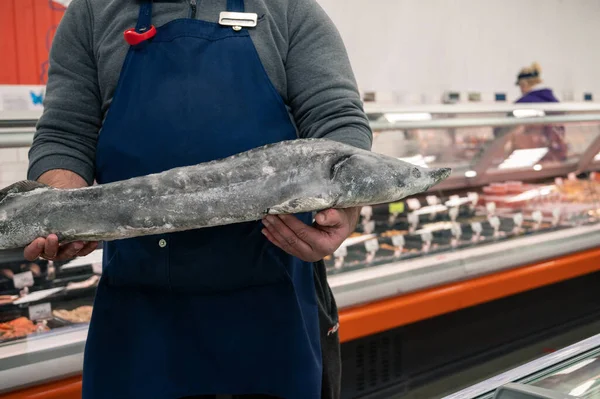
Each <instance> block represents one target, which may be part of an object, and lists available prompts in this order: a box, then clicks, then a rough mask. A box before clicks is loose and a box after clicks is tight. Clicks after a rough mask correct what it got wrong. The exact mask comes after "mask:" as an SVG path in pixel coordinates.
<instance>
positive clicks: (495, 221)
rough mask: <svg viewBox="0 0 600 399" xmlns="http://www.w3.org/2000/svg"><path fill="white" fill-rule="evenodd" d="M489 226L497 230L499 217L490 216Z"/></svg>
mask: <svg viewBox="0 0 600 399" xmlns="http://www.w3.org/2000/svg"><path fill="white" fill-rule="evenodd" d="M490 226H492V227H493V228H494V230H498V229H499V228H500V219H498V216H493V217H491V218H490Z"/></svg>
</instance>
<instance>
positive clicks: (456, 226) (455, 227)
mask: <svg viewBox="0 0 600 399" xmlns="http://www.w3.org/2000/svg"><path fill="white" fill-rule="evenodd" d="M451 230H452V235H453V236H454V237H456V238H460V236H462V227H460V223H453V224H452V229H451Z"/></svg>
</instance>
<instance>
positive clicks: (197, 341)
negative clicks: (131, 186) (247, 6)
mask: <svg viewBox="0 0 600 399" xmlns="http://www.w3.org/2000/svg"><path fill="white" fill-rule="evenodd" d="M227 9H228V11H234V12H243V11H244V3H243V0H238V1H234V0H229V1H228V4H227ZM151 15H152V3H151V1H145V2H142V5H141V9H140V16H139V20H138V25H137V27H136V30H135V32H134V33H137V34H139V35H145V36H144V37H142V39H143V40H139V43H138V44H135V45H132V46H131V48H130V49H129V52H128V54H127V57H126V59H125V62H124V65H123V70H122V72H121V76H120V79H119V84H118V87H117V90H116V93H115V96H114V99H113V102H112V106H111V108H110V110H109V112H108V116H107V119H106V122H105V124H104V126H103V128H102V131H101V132H100V136H99V142H98V149H97V159H96V170H97V176H96V177H97V181H98V182H99V183H109V182H113V181H118V180H123V179H127V178H131V177H134V176H140V175H145V174H150V173H156V172H161V171H164V170H167V169H171V168H174V167H179V166H185V165H192V164H197V163H200V162H207V161H211V160H214V159H217V158H223V157H227V156H229V155H232V154H235V153H239V152H242V151H246V150H249V149H251V148H255V147H258V146H262V145H264V144H268V143H274V142H278V141H282V140H289V139H295V138H296V130H295V128H294V126H293V124H292V123H291V121H290V119H289V116H288V113H287V111H286V107H285V105H284V103H283V101H282V99H281V97H280V96H279V94H278V93H277V91H276V90H275V88H274V87H273V85H272V84H271V82H270V80H269V78H268V76H267V74H266V72H265V70H264V68H263V65H262V64H261V61H260V59H259V56H258V53H257V52H256V49H255V47H254V44H253V42H252V40H251V38H250V36H249V34H248V31H247V30H246V29H242V30H239V31H236V30H234V29H232V28H231V27H224V26H220V25H218V24H216V23H209V22H205V21H199V20H193V19H179V20H174V21H171V22H169V23H167V24H166V25H164V26H161V27H157V28H154V27H153V26H152V25H151ZM153 29H155V31H154V30H153ZM148 32H150V33H148ZM129 34H130V35H131V33H129ZM146 36H147V37H146ZM128 40H130V39H128ZM134 41H135V40H134ZM140 206H143V205H142V204H140ZM298 217H299V218H300V219H302V220H303V221H305V222H306V223H310V222H311V215H309V214H302V215H298ZM261 228H262V224H261V223H260V222H253V223H243V224H237V225H231V226H223V227H217V228H209V229H200V230H196V231H189V232H182V233H175V234H166V235H160V236H150V237H141V238H135V239H127V240H121V241H114V242H109V243H106V244H105V247H104V248H105V250H104V251H105V252H104V254H105V257H104V275H103V277H102V279H101V282H100V286H99V287H98V293H97V296H96V301H95V306H94V312H93V316H92V321H91V325H90V331H89V336H88V341H87V345H86V352H85V360H84V375H83V398H84V399H95V398H102V399H105V398H106V399H108V398H110V399H116V398H140V399H142V398H143V399H150V398H152V399H162V398H165V399H167V398H169V399H170V398H180V397H184V396H190V395H200V394H267V395H273V396H277V397H281V398H284V399H315V398H319V396H320V390H321V370H322V365H321V353H320V345H319V324H318V314H317V303H316V297H315V288H314V282H313V270H312V268H313V266H312V264H310V263H305V262H302V261H300V260H298V259H297V258H294V257H292V256H289V255H287V254H285V253H284V252H282V251H280V250H279V249H277V248H276V247H275V246H273V245H272V244H270V243H269V242H268V241H267V240H266V239H265V238H264V237H263V236H262V234H261Z"/></svg>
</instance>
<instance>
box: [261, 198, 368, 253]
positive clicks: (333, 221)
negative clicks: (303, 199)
mask: <svg viewBox="0 0 600 399" xmlns="http://www.w3.org/2000/svg"><path fill="white" fill-rule="evenodd" d="M359 214H360V208H350V209H328V210H326V211H323V212H319V213H318V214H317V216H316V217H315V221H316V224H315V226H314V227H313V226H308V225H306V224H305V223H303V222H301V221H300V220H299V219H298V218H296V217H295V216H293V215H277V216H276V215H269V216H267V217H265V218H264V219H263V224H264V225H265V228H264V229H263V230H262V233H263V234H264V235H265V236H266V237H267V239H268V240H269V241H271V242H272V243H273V244H275V245H276V246H278V247H279V248H281V249H283V250H284V251H285V252H287V253H289V254H290V255H293V256H295V257H297V258H299V259H302V260H303V261H306V262H316V261H319V260H321V259H323V258H324V257H325V256H327V255H331V254H332V253H334V252H335V250H336V249H338V248H339V246H340V245H341V244H342V242H343V241H344V240H345V239H346V238H348V236H349V235H350V234H351V233H352V232H353V231H354V229H355V227H356V224H357V223H358V218H359Z"/></svg>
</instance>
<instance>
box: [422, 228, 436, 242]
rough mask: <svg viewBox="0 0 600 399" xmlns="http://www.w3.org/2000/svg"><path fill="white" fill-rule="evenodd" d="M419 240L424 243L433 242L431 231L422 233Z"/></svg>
mask: <svg viewBox="0 0 600 399" xmlns="http://www.w3.org/2000/svg"><path fill="white" fill-rule="evenodd" d="M421 240H423V241H424V242H431V240H433V234H431V231H429V230H426V231H424V232H422V233H421Z"/></svg>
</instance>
